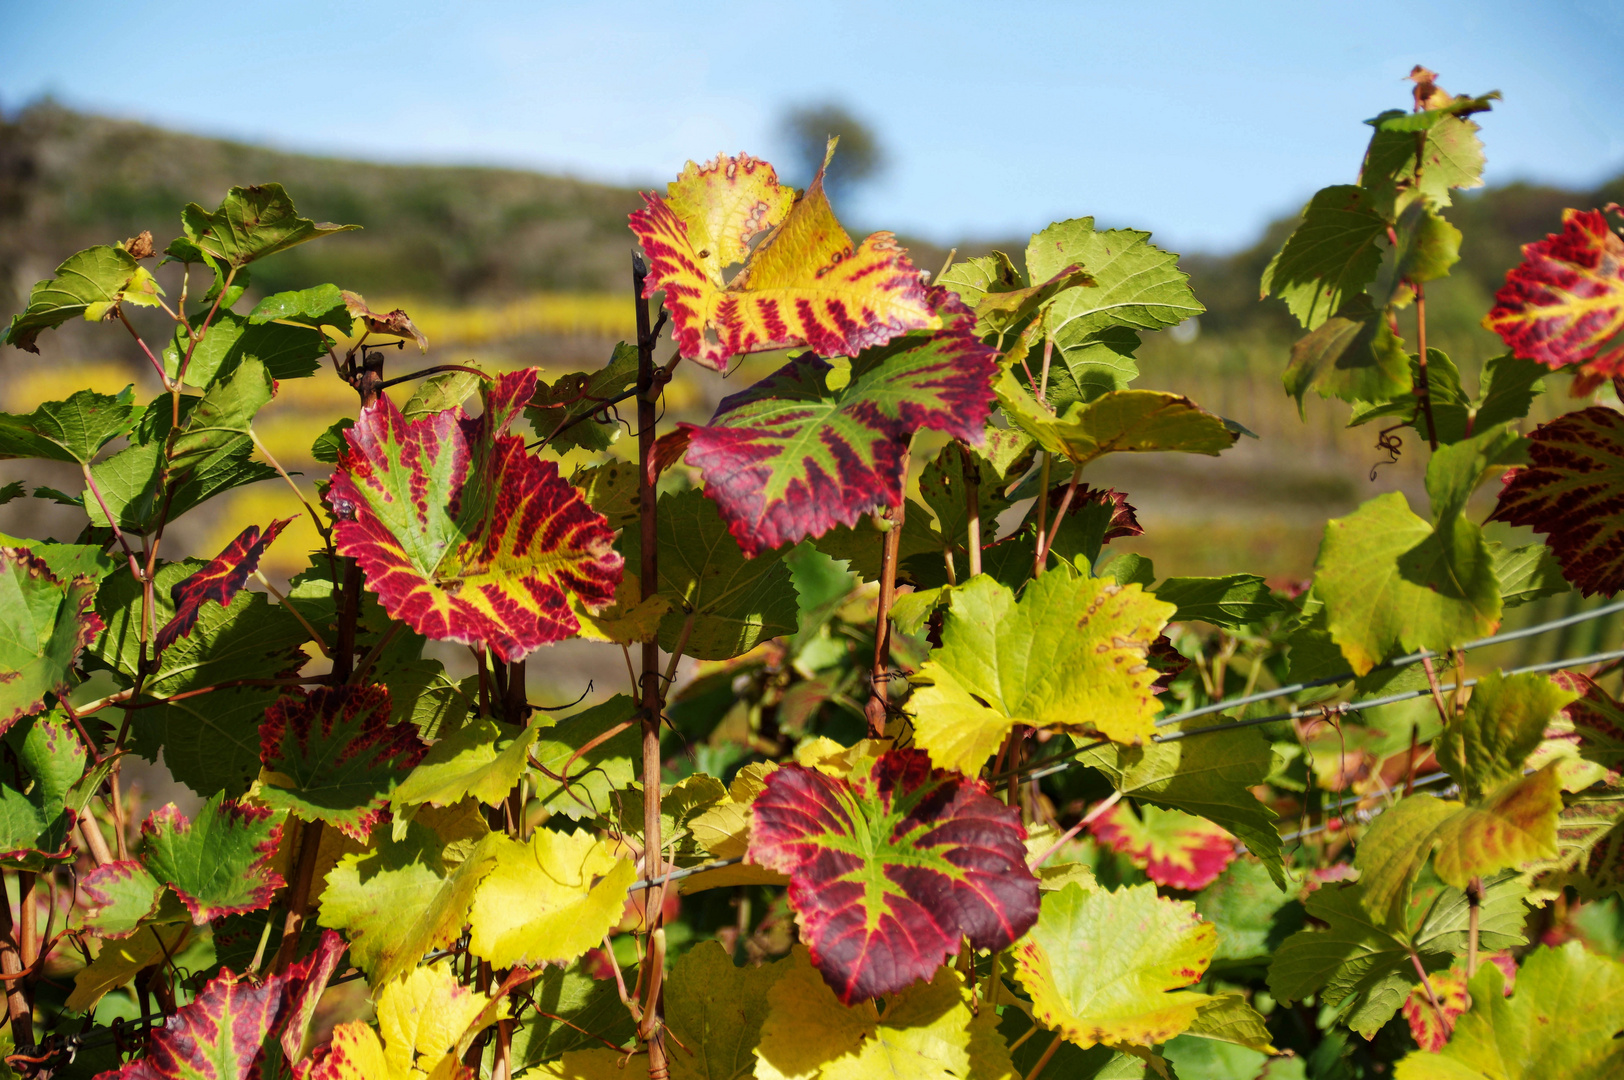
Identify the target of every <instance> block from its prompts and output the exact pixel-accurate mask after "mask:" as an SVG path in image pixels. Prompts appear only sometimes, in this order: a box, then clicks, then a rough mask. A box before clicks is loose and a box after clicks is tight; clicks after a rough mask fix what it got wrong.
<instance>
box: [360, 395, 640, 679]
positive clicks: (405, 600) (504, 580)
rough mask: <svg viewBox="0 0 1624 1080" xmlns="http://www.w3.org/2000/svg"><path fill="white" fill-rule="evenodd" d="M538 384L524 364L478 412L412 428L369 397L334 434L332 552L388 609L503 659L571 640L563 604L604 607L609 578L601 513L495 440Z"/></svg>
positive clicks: (538, 463)
mask: <svg viewBox="0 0 1624 1080" xmlns="http://www.w3.org/2000/svg"><path fill="white" fill-rule="evenodd" d="M535 388H536V372H535V370H534V369H533V368H532V369H529V370H526V371H518V372H510V373H508V374H505V375H502V376H500V377H499V378H497V379H496V380H494V382H491V383H486V384H485V385H484V386H483V387H482V388H481V392H482V394H483V397H484V406H485V407H484V412H483V413H482V414H481V415H480V416H478V417H472V416H469V415H468V414H467V413H465V412H463V411H462V410H461V409H460V408H457V409H448V410H446V411H445V412H440V413H434V414H431V415H428V416H424V417H422V418H420V419H417V420H413V421H410V422H408V421H407V420H406V419H405V418H404V417H403V416H402V415H401V413H400V411H399V410H398V409H397V408H395V406H394V404H393V403H391V402H390V401H389V399H388V398H387V397H385V396H383V395H379V397H378V399H377V400H376V401H375V402H374V403H373V404H371V405H369V406H367V407H366V408H364V409H363V410H362V411H361V416H360V418H359V419H358V420H357V421H356V424H355V427H354V428H352V429H350V430H349V431H347V432H345V433H344V438H345V442H346V444H347V448H346V450H345V451H344V453H343V456H342V457H341V458H340V461H339V471H338V472H336V473H334V474H333V486H332V493H331V499H332V504H333V509H334V512H335V514H336V516H337V518H338V521H337V525H336V527H335V530H334V539H335V540H336V541H337V545H338V550H339V553H340V554H343V555H350V556H353V557H354V558H356V559H357V560H358V561H359V562H360V564H361V568H362V570H364V571H365V572H366V578H367V584H368V587H370V588H371V589H372V590H373V591H375V592H376V593H377V594H378V599H379V600H380V601H381V602H382V603H383V606H384V608H385V610H387V611H388V612H389V614H390V615H391V616H393V617H394V618H397V619H401V620H402V621H404V622H406V623H407V624H408V625H410V626H411V627H412V628H413V629H414V630H416V631H418V632H419V633H421V634H425V635H427V636H428V637H431V638H436V639H439V640H450V641H462V642H468V643H476V642H483V643H485V644H487V645H489V646H490V648H491V650H492V651H493V652H494V653H495V654H496V655H497V656H499V657H501V658H502V659H504V660H518V659H520V658H522V657H523V656H524V655H525V654H527V653H529V652H530V651H531V650H533V649H535V648H537V647H539V646H541V645H546V644H549V643H551V642H554V641H558V640H560V639H562V638H566V637H569V636H571V635H572V634H574V633H575V632H576V631H577V630H578V629H579V628H580V624H579V622H578V621H577V620H576V617H575V613H574V612H573V611H571V610H570V601H571V599H572V598H574V599H578V600H579V601H581V602H582V603H584V604H586V605H588V606H590V607H602V606H603V605H605V604H608V603H610V602H611V601H612V600H613V599H614V597H615V587H616V586H617V585H618V584H619V582H620V573H621V559H620V556H619V555H617V554H615V552H614V549H613V546H612V544H613V535H612V533H611V532H610V529H609V526H608V523H607V522H606V521H605V520H604V518H603V516H602V515H601V514H598V513H597V512H595V511H594V510H592V509H591V508H590V507H589V506H588V505H587V504H586V501H585V499H584V498H583V497H582V495H581V493H580V491H578V490H577V489H576V488H575V487H574V486H573V485H571V484H570V483H569V482H568V481H566V480H564V479H563V478H562V477H560V476H559V475H558V467H557V466H556V465H554V464H553V463H552V462H550V461H543V460H542V459H541V458H538V457H535V456H534V455H532V454H530V453H528V452H527V451H526V450H525V446H524V440H523V439H521V438H520V437H519V436H517V435H509V434H505V432H506V430H507V426H508V425H509V424H510V423H511V422H512V421H513V419H514V417H516V416H517V415H518V413H519V411H520V410H521V409H522V408H523V407H524V404H525V402H527V401H529V400H530V398H531V397H532V395H533V394H534V392H535Z"/></svg>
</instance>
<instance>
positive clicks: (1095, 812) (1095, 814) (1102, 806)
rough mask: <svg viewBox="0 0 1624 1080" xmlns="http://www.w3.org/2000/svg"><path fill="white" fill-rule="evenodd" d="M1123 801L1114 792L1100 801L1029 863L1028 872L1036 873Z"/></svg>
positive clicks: (1120, 795) (1117, 792) (1118, 793)
mask: <svg viewBox="0 0 1624 1080" xmlns="http://www.w3.org/2000/svg"><path fill="white" fill-rule="evenodd" d="M1121 801H1122V792H1120V791H1113V792H1111V794H1109V795H1107V796H1106V797H1105V798H1103V799H1101V800H1100V801H1099V805H1097V806H1095V807H1094V809H1092V810H1090V811H1089V812H1088V813H1086V814H1084V815H1083V820H1081V821H1079V822H1078V823H1077V824H1075V825H1073V826H1072V827H1071V828H1069V829H1067V830H1066V831H1065V832H1063V833H1061V834H1060V838H1059V839H1058V840H1056V841H1055V842H1054V843H1052V844H1050V845H1049V846H1048V848H1047V849H1046V850H1045V851H1044V852H1043V854H1042V855H1039V856H1038V857H1037V858H1035V859H1032V860H1031V861H1030V862H1028V863H1027V864H1026V868H1027V869H1028V870H1034V871H1035V870H1036V869H1037V868H1038V867H1040V866H1042V865H1043V863H1044V860H1046V859H1047V858H1048V857H1049V856H1050V855H1053V854H1054V853H1055V852H1057V851H1059V850H1060V848H1061V846H1062V845H1064V844H1065V843H1066V841H1068V840H1070V839H1071V838H1072V837H1074V836H1076V835H1077V834H1078V833H1080V832H1082V831H1083V830H1084V829H1086V828H1088V827H1089V826H1090V825H1092V824H1093V823H1094V822H1095V821H1096V820H1097V819H1098V818H1099V816H1100V815H1101V814H1103V813H1105V812H1106V811H1107V810H1109V809H1111V807H1113V806H1115V805H1116V804H1117V803H1119V802H1121Z"/></svg>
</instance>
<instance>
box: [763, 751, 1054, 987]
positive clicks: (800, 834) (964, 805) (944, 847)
mask: <svg viewBox="0 0 1624 1080" xmlns="http://www.w3.org/2000/svg"><path fill="white" fill-rule="evenodd" d="M753 807H754V821H753V825H752V828H751V834H750V846H749V850H748V852H747V853H746V855H745V860H746V861H747V862H751V863H755V864H757V865H760V866H765V867H767V868H769V869H772V870H777V871H779V872H780V873H784V874H788V875H789V878H790V886H789V901H790V905H791V906H792V907H793V908H794V909H795V911H796V912H797V914H798V915H799V918H800V923H801V928H802V934H803V939H802V940H803V941H804V942H805V943H806V945H807V946H808V948H809V949H810V950H811V954H812V962H813V964H815V965H816V966H817V968H818V970H819V971H821V972H822V973H823V977H824V979H826V980H827V981H828V983H829V985H830V986H831V987H832V988H833V989H834V991H835V993H836V994H837V995H839V997H840V999H841V1000H842V1001H843V1002H845V1003H847V1004H850V1003H851V1002H853V1001H856V1000H858V999H861V998H869V997H873V996H875V995H877V994H890V993H893V992H895V991H897V990H900V989H902V988H903V987H905V986H908V985H909V984H910V983H913V982H915V981H916V980H919V979H928V978H930V976H931V975H932V973H934V972H935V971H936V969H937V968H938V967H939V966H940V965H941V963H942V961H943V959H944V958H945V957H946V956H947V955H948V954H949V953H954V952H957V951H958V948H959V942H960V940H961V939H963V938H969V941H970V944H971V946H972V947H974V948H977V949H993V950H997V949H1002V948H1005V947H1007V946H1008V945H1009V944H1010V943H1012V942H1014V941H1015V940H1016V939H1017V938H1019V937H1020V936H1021V935H1022V934H1024V933H1025V932H1026V931H1027V929H1028V928H1029V927H1031V925H1032V923H1033V921H1034V920H1035V919H1036V918H1037V914H1038V883H1037V879H1036V878H1035V877H1033V876H1032V873H1031V871H1029V870H1028V869H1027V868H1026V847H1025V843H1024V841H1025V839H1026V831H1025V829H1023V828H1022V827H1021V824H1020V815H1019V813H1018V812H1017V811H1016V810H1014V809H1013V808H1011V807H1007V806H1005V805H1004V804H1003V803H1001V802H999V801H998V800H996V799H994V798H993V797H992V796H991V795H989V794H988V793H987V789H986V787H985V786H984V785H983V784H982V783H981V782H980V781H978V780H971V779H967V778H965V777H962V776H957V775H954V774H952V773H948V772H945V771H943V770H940V769H934V770H933V769H932V768H931V766H930V759H929V757H927V756H926V755H925V754H923V753H921V752H919V751H917V750H892V751H889V752H887V753H886V754H885V755H884V756H882V757H880V758H879V759H877V760H876V761H875V762H874V764H873V766H872V768H871V770H870V771H869V772H867V773H865V774H854V775H852V776H851V777H849V778H841V777H835V776H830V775H828V774H826V773H823V772H818V771H816V770H813V769H808V768H805V767H803V766H800V765H787V766H785V767H783V768H780V769H778V770H777V771H775V772H773V773H772V774H771V775H770V776H768V777H767V781H766V790H764V791H763V792H762V793H761V794H760V795H758V796H757V797H756V800H755V802H754V804H753Z"/></svg>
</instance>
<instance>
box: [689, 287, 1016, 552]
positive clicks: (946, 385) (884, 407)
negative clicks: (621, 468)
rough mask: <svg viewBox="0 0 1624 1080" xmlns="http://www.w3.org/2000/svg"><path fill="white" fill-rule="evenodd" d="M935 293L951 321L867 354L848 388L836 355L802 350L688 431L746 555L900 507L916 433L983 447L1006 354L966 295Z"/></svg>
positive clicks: (692, 459)
mask: <svg viewBox="0 0 1624 1080" xmlns="http://www.w3.org/2000/svg"><path fill="white" fill-rule="evenodd" d="M930 295H931V301H932V303H933V304H934V305H935V306H936V309H937V310H938V311H940V312H941V313H942V314H943V317H944V320H945V325H944V327H943V329H942V330H941V331H940V332H939V333H935V334H930V333H914V334H907V335H905V336H903V337H901V338H898V339H897V340H895V341H892V342H891V343H890V344H889V345H886V346H884V347H883V348H876V349H869V350H866V351H864V352H863V353H861V354H860V355H859V356H858V357H857V358H856V359H855V360H853V361H852V365H851V381H850V382H849V383H847V384H846V385H845V386H844V387H842V388H841V389H839V390H831V389H829V388H828V385H827V381H826V380H827V378H828V376H829V374H830V372H831V371H832V370H833V369H832V368H831V367H830V365H829V364H827V363H825V362H824V361H822V360H819V359H817V358H816V357H813V356H809V355H803V356H800V357H797V358H796V359H795V360H792V361H791V362H790V363H788V364H786V365H785V366H784V367H782V368H779V369H778V371H776V372H774V373H773V374H772V375H770V376H768V377H767V378H765V379H763V380H762V381H761V382H759V383H757V384H756V385H755V386H753V387H751V388H750V389H748V390H745V391H743V392H742V393H738V394H734V395H732V396H731V397H728V398H724V399H723V401H722V404H721V406H720V407H718V408H717V410H716V415H715V416H713V417H712V418H711V422H710V424H709V425H708V426H706V427H691V428H689V430H691V431H692V435H693V440H692V442H691V444H690V445H689V448H688V458H687V459H688V463H689V464H691V465H695V466H697V467H698V468H699V471H700V474H701V475H702V476H703V477H704V480H705V493H706V494H707V495H709V496H710V497H711V498H712V499H714V500H715V501H716V506H717V509H718V510H720V511H721V514H722V519H723V520H724V521H726V522H727V525H728V530H729V531H730V532H731V533H732V534H733V536H734V538H735V539H737V540H738V542H739V546H740V547H741V548H743V549H744V553H745V554H746V555H747V556H751V557H753V556H755V555H756V554H757V553H759V552H761V551H764V550H766V549H768V548H776V547H781V546H783V545H785V544H794V543H797V542H799V541H801V540H804V539H806V538H807V537H809V536H822V535H823V534H824V533H826V532H828V531H829V530H830V529H832V528H834V527H835V526H836V525H854V524H856V522H857V521H858V519H859V518H861V517H862V516H863V515H864V514H867V513H869V512H870V511H872V510H877V509H880V508H882V507H896V506H900V505H901V503H902V482H903V475H902V457H903V455H904V454H905V453H906V452H907V449H908V444H909V442H910V440H912V438H913V436H914V433H915V432H916V431H920V430H921V429H928V430H931V431H941V432H945V433H946V434H948V435H950V436H952V437H953V438H955V439H961V440H963V441H965V442H967V443H971V444H972V445H975V446H980V445H981V444H982V441H983V438H984V435H985V423H986V419H987V414H988V412H989V411H990V409H991V406H992V397H993V395H992V380H993V377H994V375H996V374H997V363H996V360H995V357H996V356H997V354H996V353H995V352H994V351H993V350H992V349H991V348H990V347H988V346H986V345H983V344H982V343H981V342H980V341H979V340H978V339H977V338H976V337H975V335H974V332H973V323H974V317H973V316H972V315H971V314H970V313H969V311H968V310H967V309H966V308H965V307H964V305H963V304H962V303H960V302H959V300H958V298H957V297H956V296H953V295H952V294H951V293H949V292H947V291H946V290H945V289H939V288H938V289H932V290H931V294H930ZM685 427H688V426H687V425H685Z"/></svg>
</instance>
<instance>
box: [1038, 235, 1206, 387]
mask: <svg viewBox="0 0 1624 1080" xmlns="http://www.w3.org/2000/svg"><path fill="white" fill-rule="evenodd" d="M1149 239H1150V233H1148V232H1141V231H1139V230H1136V229H1108V230H1105V231H1103V232H1102V231H1097V230H1096V229H1095V228H1094V219H1093V218H1091V217H1086V218H1073V219H1072V220H1070V221H1061V222H1056V223H1055V224H1053V225H1050V226H1049V227H1048V228H1047V229H1044V230H1043V231H1042V232H1040V233H1037V234H1036V235H1034V236H1033V237H1032V240H1031V243H1030V244H1029V245H1028V246H1027V249H1026V270H1027V273H1028V274H1029V275H1031V280H1032V281H1034V282H1039V281H1052V280H1054V279H1055V278H1056V277H1058V276H1059V275H1061V274H1062V273H1064V272H1065V271H1066V270H1068V269H1070V268H1071V266H1072V265H1073V264H1077V265H1080V266H1081V267H1082V268H1083V270H1085V271H1086V272H1087V273H1088V274H1089V276H1091V277H1092V279H1093V283H1092V284H1090V285H1077V286H1074V287H1072V288H1068V289H1066V290H1065V291H1064V292H1062V293H1060V294H1059V295H1058V296H1057V297H1055V299H1054V300H1053V301H1052V302H1051V304H1050V305H1049V307H1048V309H1047V310H1046V312H1045V313H1044V321H1045V323H1046V325H1047V327H1048V329H1049V333H1050V336H1051V337H1052V338H1053V340H1054V343H1055V346H1056V350H1055V351H1056V352H1057V353H1058V359H1059V361H1060V362H1059V363H1058V364H1056V365H1054V366H1053V367H1052V368H1051V370H1050V373H1049V389H1048V393H1047V397H1048V400H1049V401H1050V402H1052V403H1054V404H1055V405H1056V406H1064V405H1067V404H1069V403H1071V402H1073V401H1088V400H1091V399H1093V398H1095V397H1098V396H1099V395H1100V394H1102V393H1105V392H1108V391H1111V390H1121V389H1122V388H1124V387H1126V386H1127V385H1128V383H1129V382H1131V381H1132V380H1133V378H1134V376H1136V375H1137V374H1138V373H1139V369H1138V367H1137V365H1136V364H1135V362H1134V357H1133V354H1134V350H1135V349H1137V348H1138V347H1139V335H1140V333H1141V332H1143V331H1147V330H1161V329H1164V328H1166V327H1169V326H1176V325H1178V324H1179V323H1181V322H1183V321H1184V320H1186V319H1189V318H1193V317H1194V316H1197V315H1200V314H1201V313H1202V312H1203V311H1205V310H1206V308H1204V307H1202V306H1201V303H1200V302H1199V301H1198V300H1196V298H1195V294H1194V293H1192V292H1191V291H1190V286H1189V276H1188V275H1187V274H1185V273H1184V272H1183V271H1182V270H1180V269H1179V268H1178V256H1177V255H1175V254H1173V253H1172V252H1169V251H1163V250H1162V249H1161V248H1158V247H1156V246H1155V245H1154V244H1151V243H1149V242H1148V241H1149Z"/></svg>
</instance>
